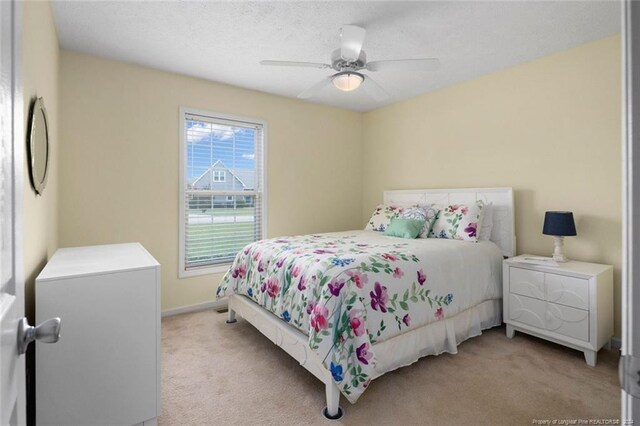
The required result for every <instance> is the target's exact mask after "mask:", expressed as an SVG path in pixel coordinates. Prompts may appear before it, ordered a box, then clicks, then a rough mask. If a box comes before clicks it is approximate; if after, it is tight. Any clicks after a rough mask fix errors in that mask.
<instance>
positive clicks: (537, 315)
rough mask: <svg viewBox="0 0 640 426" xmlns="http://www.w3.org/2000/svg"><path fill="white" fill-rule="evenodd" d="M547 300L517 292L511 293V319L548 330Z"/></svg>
mask: <svg viewBox="0 0 640 426" xmlns="http://www.w3.org/2000/svg"><path fill="white" fill-rule="evenodd" d="M546 306H547V302H544V301H542V300H538V299H533V298H531V297H526V296H520V295H517V294H510V295H509V318H508V319H509V320H513V321H518V322H521V323H522V324H527V325H530V326H532V327H536V328H540V329H542V330H546V328H547V326H546V321H545V317H546V313H545V312H546Z"/></svg>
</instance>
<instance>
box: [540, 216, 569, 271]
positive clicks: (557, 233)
mask: <svg viewBox="0 0 640 426" xmlns="http://www.w3.org/2000/svg"><path fill="white" fill-rule="evenodd" d="M542 233H543V234H545V235H552V236H553V244H554V249H553V260H555V261H556V262H566V261H567V257H566V256H565V255H564V251H563V246H564V237H572V236H575V235H577V233H576V224H575V222H574V221H573V213H572V212H546V213H545V214H544V227H543V229H542Z"/></svg>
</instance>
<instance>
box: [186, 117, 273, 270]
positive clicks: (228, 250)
mask: <svg viewBox="0 0 640 426" xmlns="http://www.w3.org/2000/svg"><path fill="white" fill-rule="evenodd" d="M184 120H185V123H184V124H185V126H184V129H185V135H184V141H185V146H184V149H185V155H184V162H185V164H184V173H185V176H184V182H185V185H184V197H185V202H184V209H185V212H184V213H185V214H184V224H183V226H184V233H183V235H184V245H185V247H184V256H185V259H184V265H185V270H191V269H195V268H203V267H207V266H213V265H219V264H224V263H229V262H231V261H232V260H233V258H234V257H235V255H236V254H237V253H238V252H239V251H240V250H242V248H243V247H244V246H246V245H247V244H249V243H251V242H254V241H257V240H259V239H261V238H263V236H262V229H263V211H262V210H263V179H262V177H263V144H264V133H263V132H264V129H263V125H262V124H259V123H251V122H245V121H240V120H238V121H236V120H230V119H226V118H216V117H210V116H204V115H197V114H189V113H187V114H185V115H184Z"/></svg>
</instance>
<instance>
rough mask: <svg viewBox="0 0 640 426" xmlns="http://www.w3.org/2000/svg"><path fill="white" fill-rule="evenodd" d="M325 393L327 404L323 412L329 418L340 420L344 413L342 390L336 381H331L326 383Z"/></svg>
mask: <svg viewBox="0 0 640 426" xmlns="http://www.w3.org/2000/svg"><path fill="white" fill-rule="evenodd" d="M325 393H326V396H327V406H326V407H325V408H324V410H322V414H323V415H324V416H325V417H326V418H327V419H329V420H338V419H339V418H341V417H342V415H343V411H342V408H341V407H340V390H338V387H337V386H336V384H335V383H333V382H329V383H327V384H325Z"/></svg>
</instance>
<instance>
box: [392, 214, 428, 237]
mask: <svg viewBox="0 0 640 426" xmlns="http://www.w3.org/2000/svg"><path fill="white" fill-rule="evenodd" d="M424 223H425V221H424V220H421V219H400V218H397V217H394V218H392V219H391V223H390V224H389V226H387V229H386V230H385V231H384V235H388V236H390V237H400V238H415V237H417V236H418V235H419V234H420V231H421V230H422V227H423V226H424Z"/></svg>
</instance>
